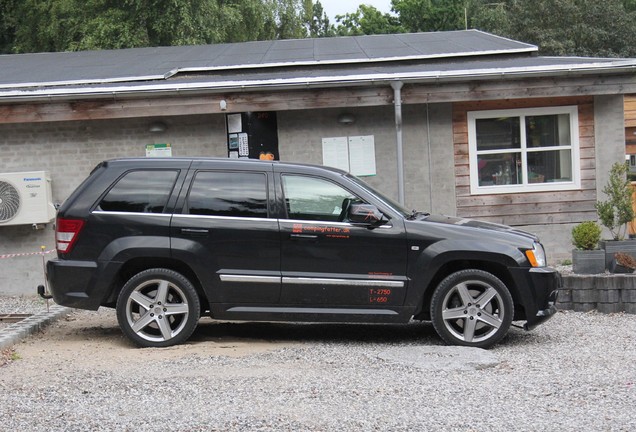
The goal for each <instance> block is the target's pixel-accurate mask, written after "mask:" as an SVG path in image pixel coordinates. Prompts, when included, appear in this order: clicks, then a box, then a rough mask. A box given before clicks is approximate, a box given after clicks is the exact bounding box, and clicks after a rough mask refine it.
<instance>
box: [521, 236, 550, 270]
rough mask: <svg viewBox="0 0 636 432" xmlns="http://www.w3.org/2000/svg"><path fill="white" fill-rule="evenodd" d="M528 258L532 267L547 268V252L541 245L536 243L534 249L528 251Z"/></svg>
mask: <svg viewBox="0 0 636 432" xmlns="http://www.w3.org/2000/svg"><path fill="white" fill-rule="evenodd" d="M526 257H527V258H528V261H530V264H532V267H545V266H546V261H545V251H544V250H543V246H541V243H536V242H535V243H534V247H533V248H532V249H528V250H527V251H526Z"/></svg>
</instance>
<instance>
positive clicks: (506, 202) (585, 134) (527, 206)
mask: <svg viewBox="0 0 636 432" xmlns="http://www.w3.org/2000/svg"><path fill="white" fill-rule="evenodd" d="M565 105H577V106H578V114H579V145H580V166H581V189H579V190H573V191H550V192H528V193H511V194H491V195H471V194H470V172H469V160H468V115H467V113H468V111H482V110H497V109H515V108H536V107H549V106H565ZM453 142H454V152H455V179H456V180H455V191H456V196H457V214H458V216H462V217H474V218H479V219H483V220H487V221H491V222H497V223H503V224H506V225H513V226H514V225H540V224H559V223H577V222H582V221H584V220H591V219H594V218H595V217H596V210H595V208H594V203H595V202H596V180H595V179H596V169H595V148H594V103H593V99H592V98H590V97H573V98H549V99H547V98H546V99H524V100H516V101H511V100H498V101H482V102H466V103H456V104H454V105H453Z"/></svg>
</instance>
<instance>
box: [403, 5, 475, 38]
mask: <svg viewBox="0 0 636 432" xmlns="http://www.w3.org/2000/svg"><path fill="white" fill-rule="evenodd" d="M465 3H466V0H391V5H392V8H391V9H392V10H393V11H394V12H396V13H397V14H398V15H399V17H400V24H401V25H402V27H404V29H406V31H408V32H430V31H446V30H463V29H464V26H465V23H464V21H465V20H464V7H465Z"/></svg>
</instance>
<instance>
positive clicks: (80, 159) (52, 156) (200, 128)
mask: <svg viewBox="0 0 636 432" xmlns="http://www.w3.org/2000/svg"><path fill="white" fill-rule="evenodd" d="M156 120H158V119H154V118H150V119H123V120H95V121H82V122H58V123H35V124H17V125H0V172H21V171H48V172H49V173H50V176H51V179H52V191H53V201H54V202H56V203H61V202H62V201H64V199H65V198H66V197H67V196H68V195H69V194H70V193H71V192H72V191H73V190H74V189H75V188H76V187H77V186H78V185H79V184H80V183H81V181H82V180H83V179H84V178H86V177H87V176H88V174H89V173H90V171H91V170H92V169H93V168H94V167H95V165H97V164H98V163H99V162H101V161H102V160H105V159H111V158H116V157H136V156H145V146H146V144H157V143H170V144H171V145H172V148H173V155H174V156H212V157H224V156H226V155H227V150H226V138H225V123H224V121H225V116H223V115H217V116H188V117H175V118H171V119H161V121H163V122H164V123H166V125H167V129H166V131H165V132H163V133H159V134H156V133H151V132H149V131H148V128H149V125H150V124H151V123H152V122H154V121H156ZM52 226H53V224H49V225H48V226H46V227H45V229H43V230H38V231H35V230H33V229H32V227H31V226H0V274H1V275H2V277H1V278H0V295H32V294H34V293H35V288H36V286H37V285H39V284H41V283H43V282H44V275H43V271H42V256H41V255H39V254H38V255H23V256H12V257H4V258H3V256H6V255H8V254H34V253H38V252H39V251H40V246H44V247H45V250H46V251H50V250H52V249H54V248H55V241H54V233H53V229H52ZM52 256H55V254H54V253H50V254H47V255H46V256H45V258H46V259H48V258H50V257H52Z"/></svg>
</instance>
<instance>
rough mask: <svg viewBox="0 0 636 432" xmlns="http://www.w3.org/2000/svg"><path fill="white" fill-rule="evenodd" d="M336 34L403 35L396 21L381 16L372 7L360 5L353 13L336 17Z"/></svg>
mask: <svg viewBox="0 0 636 432" xmlns="http://www.w3.org/2000/svg"><path fill="white" fill-rule="evenodd" d="M336 21H338V25H337V26H336V33H337V34H338V35H339V36H357V35H365V34H366V35H371V34H389V33H403V32H404V29H403V28H402V27H401V26H400V23H399V21H398V19H397V18H396V17H394V16H392V15H391V14H383V13H382V12H380V11H379V10H377V9H376V8H374V7H373V6H367V5H364V4H361V5H360V6H358V9H357V10H356V11H355V12H353V13H347V14H345V15H337V16H336Z"/></svg>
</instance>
